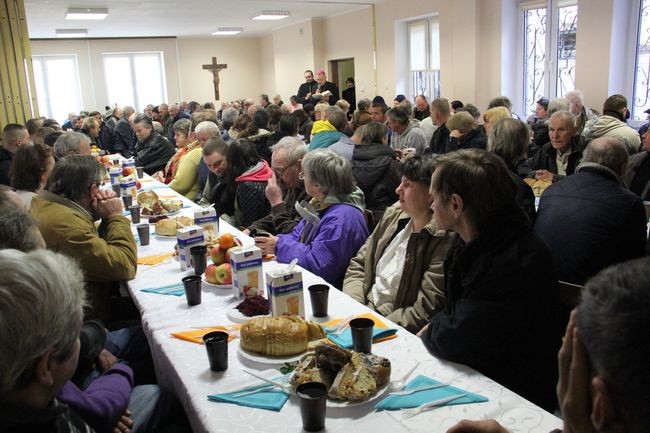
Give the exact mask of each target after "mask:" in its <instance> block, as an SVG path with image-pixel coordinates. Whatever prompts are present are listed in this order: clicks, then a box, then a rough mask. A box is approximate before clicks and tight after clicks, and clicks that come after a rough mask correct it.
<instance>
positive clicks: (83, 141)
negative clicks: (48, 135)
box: [54, 119, 94, 160]
mask: <svg viewBox="0 0 650 433" xmlns="http://www.w3.org/2000/svg"><path fill="white" fill-rule="evenodd" d="M93 120H94V119H93ZM68 155H90V137H88V136H87V135H86V134H82V133H81V132H75V131H68V132H64V133H63V134H61V136H60V137H59V138H57V139H56V141H55V142H54V158H55V159H57V160H59V159H61V158H63V157H66V156H68Z"/></svg>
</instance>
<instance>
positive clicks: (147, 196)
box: [136, 191, 159, 207]
mask: <svg viewBox="0 0 650 433" xmlns="http://www.w3.org/2000/svg"><path fill="white" fill-rule="evenodd" d="M136 200H137V201H138V204H139V205H140V206H142V207H145V206H151V204H152V203H153V202H156V201H158V200H159V198H158V194H156V193H155V192H153V191H142V192H141V193H140V194H138V196H137V197H136Z"/></svg>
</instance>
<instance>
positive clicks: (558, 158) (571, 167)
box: [528, 111, 584, 182]
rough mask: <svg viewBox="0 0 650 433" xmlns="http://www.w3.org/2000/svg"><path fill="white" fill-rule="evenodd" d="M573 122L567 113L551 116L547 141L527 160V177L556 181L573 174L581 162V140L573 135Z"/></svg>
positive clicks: (570, 115) (574, 128)
mask: <svg viewBox="0 0 650 433" xmlns="http://www.w3.org/2000/svg"><path fill="white" fill-rule="evenodd" d="M575 122H576V120H575V117H574V116H573V114H571V113H570V112H568V111H558V112H555V113H553V115H552V116H551V118H550V119H549V120H548V134H549V136H550V137H551V141H550V142H548V143H546V144H545V145H543V146H542V147H540V148H539V149H538V150H537V152H536V153H535V154H534V155H533V156H532V157H531V158H530V159H529V160H528V165H529V166H530V168H531V171H529V173H528V177H532V178H535V179H544V180H547V181H549V182H556V181H557V180H558V179H560V178H562V177H564V176H568V175H570V174H573V172H574V171H575V169H576V167H577V166H578V164H579V163H580V160H581V159H582V151H583V150H584V139H583V138H582V137H581V136H580V135H575V134H576V123H575Z"/></svg>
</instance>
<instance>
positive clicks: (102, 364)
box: [97, 349, 117, 372]
mask: <svg viewBox="0 0 650 433" xmlns="http://www.w3.org/2000/svg"><path fill="white" fill-rule="evenodd" d="M97 362H98V363H99V368H101V369H102V372H104V371H106V370H108V369H110V368H111V367H113V366H114V365H115V364H117V358H116V357H115V356H114V355H113V354H112V353H111V352H109V351H108V350H106V349H102V351H101V352H99V355H98V356H97Z"/></svg>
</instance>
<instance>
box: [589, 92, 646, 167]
mask: <svg viewBox="0 0 650 433" xmlns="http://www.w3.org/2000/svg"><path fill="white" fill-rule="evenodd" d="M629 118H630V110H628V108H627V99H626V98H625V96H623V95H612V96H610V97H609V98H607V99H606V100H605V103H604V104H603V114H602V116H598V117H596V118H595V119H592V120H590V121H589V122H587V124H586V125H585V129H584V130H583V131H582V135H583V136H584V137H585V139H587V140H592V139H594V138H598V137H614V138H618V139H619V140H621V141H622V142H623V143H624V144H625V148H626V149H627V152H628V153H629V154H630V155H633V154H635V153H637V152H638V151H639V144H641V139H640V138H639V133H638V132H637V131H636V130H635V129H634V128H632V127H630V126H628V125H627V123H626V122H625V121H626V120H627V119H629Z"/></svg>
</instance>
